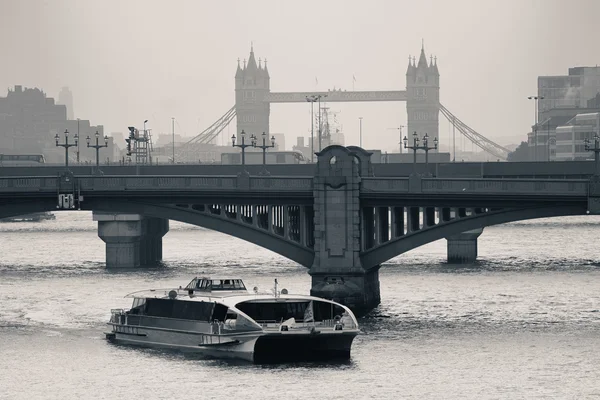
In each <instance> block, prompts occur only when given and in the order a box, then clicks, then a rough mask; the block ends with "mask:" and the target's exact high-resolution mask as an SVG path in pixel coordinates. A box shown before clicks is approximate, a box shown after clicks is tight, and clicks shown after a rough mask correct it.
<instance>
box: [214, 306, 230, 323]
mask: <svg viewBox="0 0 600 400" xmlns="http://www.w3.org/2000/svg"><path fill="white" fill-rule="evenodd" d="M226 316H227V306H225V305H223V304H217V303H215V308H214V310H213V314H212V318H211V320H212V321H215V320H216V321H221V322H224V321H225V317H226Z"/></svg>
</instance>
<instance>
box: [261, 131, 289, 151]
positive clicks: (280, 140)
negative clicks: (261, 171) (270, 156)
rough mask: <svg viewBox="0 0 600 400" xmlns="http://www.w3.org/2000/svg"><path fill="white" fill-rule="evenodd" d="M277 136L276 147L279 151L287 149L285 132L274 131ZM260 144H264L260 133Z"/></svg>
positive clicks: (275, 136)
mask: <svg viewBox="0 0 600 400" xmlns="http://www.w3.org/2000/svg"><path fill="white" fill-rule="evenodd" d="M271 136H273V137H274V138H275V148H274V150H277V151H285V135H284V134H283V133H272V134H271ZM258 144H262V139H261V136H260V135H258Z"/></svg>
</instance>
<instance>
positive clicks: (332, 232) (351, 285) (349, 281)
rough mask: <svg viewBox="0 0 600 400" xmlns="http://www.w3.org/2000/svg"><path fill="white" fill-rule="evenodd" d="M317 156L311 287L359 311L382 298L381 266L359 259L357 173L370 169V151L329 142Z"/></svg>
mask: <svg viewBox="0 0 600 400" xmlns="http://www.w3.org/2000/svg"><path fill="white" fill-rule="evenodd" d="M317 157H318V162H317V174H316V177H315V178H314V179H315V181H314V182H315V185H314V198H315V200H314V207H315V208H314V222H315V246H314V249H315V258H314V262H313V265H312V267H311V269H310V271H309V273H310V275H311V276H312V288H311V291H310V292H311V294H312V295H313V296H318V297H324V298H327V299H331V300H334V301H337V302H339V303H342V304H344V305H346V306H348V307H350V308H351V309H352V310H353V311H354V312H355V313H356V314H358V315H363V314H365V313H366V312H368V311H370V310H371V309H373V308H374V307H376V306H377V305H378V304H379V302H380V300H381V299H380V293H379V272H378V270H379V266H376V267H375V268H371V269H368V270H367V269H365V268H364V267H363V265H362V263H361V261H360V249H361V243H360V240H361V238H360V203H359V192H360V188H359V185H360V177H361V174H368V173H369V171H370V159H369V157H370V153H367V152H365V151H364V150H362V149H356V150H353V151H352V150H349V149H348V148H345V147H342V146H329V147H327V148H326V149H325V150H324V151H322V152H320V153H318V154H317Z"/></svg>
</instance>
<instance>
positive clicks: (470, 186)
mask: <svg viewBox="0 0 600 400" xmlns="http://www.w3.org/2000/svg"><path fill="white" fill-rule="evenodd" d="M588 185H589V181H588V180H585V179H577V180H575V179H568V180H563V179H482V178H477V179H468V178H441V179H440V178H363V179H362V191H363V192H365V193H373V194H375V193H431V194H454V193H455V194H474V193H477V194H503V195H513V194H514V195H520V194H534V195H536V194H537V195H549V194H551V195H556V196H561V195H564V196H574V195H575V196H578V195H579V196H586V195H587V193H588Z"/></svg>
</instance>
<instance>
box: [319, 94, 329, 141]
mask: <svg viewBox="0 0 600 400" xmlns="http://www.w3.org/2000/svg"><path fill="white" fill-rule="evenodd" d="M321 97H327V95H326V94H319V95H317V100H319V151H321Z"/></svg>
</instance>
